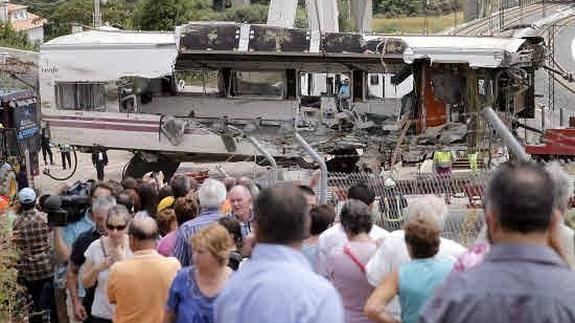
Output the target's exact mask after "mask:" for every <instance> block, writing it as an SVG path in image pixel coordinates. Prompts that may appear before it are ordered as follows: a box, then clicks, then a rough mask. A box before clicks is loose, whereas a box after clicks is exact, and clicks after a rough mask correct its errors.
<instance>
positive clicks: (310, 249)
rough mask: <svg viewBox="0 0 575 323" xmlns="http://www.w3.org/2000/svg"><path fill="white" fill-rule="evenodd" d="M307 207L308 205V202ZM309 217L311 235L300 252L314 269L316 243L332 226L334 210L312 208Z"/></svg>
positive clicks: (321, 206) (324, 207)
mask: <svg viewBox="0 0 575 323" xmlns="http://www.w3.org/2000/svg"><path fill="white" fill-rule="evenodd" d="M300 188H301V187H300ZM302 191H303V190H302ZM304 195H305V193H304ZM306 198H307V197H306ZM308 205H310V204H309V200H308ZM309 215H310V217H311V227H310V233H311V235H310V237H309V238H307V239H305V241H304V242H303V246H302V252H303V254H304V255H305V256H306V258H307V259H308V260H309V262H310V264H311V266H312V268H314V269H315V268H316V266H317V241H318V238H319V235H320V234H321V233H322V232H324V231H325V230H327V228H329V226H330V225H332V224H333V221H334V220H335V210H334V208H333V207H332V206H330V205H320V206H316V207H313V208H312V209H311V210H310V211H309Z"/></svg>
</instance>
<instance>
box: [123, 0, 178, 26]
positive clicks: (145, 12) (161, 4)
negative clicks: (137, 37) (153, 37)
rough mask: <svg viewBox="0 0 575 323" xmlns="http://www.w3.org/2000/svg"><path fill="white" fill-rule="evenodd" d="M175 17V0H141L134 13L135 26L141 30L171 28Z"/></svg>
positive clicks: (174, 22)
mask: <svg viewBox="0 0 575 323" xmlns="http://www.w3.org/2000/svg"><path fill="white" fill-rule="evenodd" d="M177 18H178V5H177V0H141V1H140V2H139V3H138V4H137V6H136V10H135V13H134V21H135V25H136V27H138V28H139V29H143V30H173V29H174V27H175V26H176V22H177Z"/></svg>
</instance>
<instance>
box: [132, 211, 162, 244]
mask: <svg viewBox="0 0 575 323" xmlns="http://www.w3.org/2000/svg"><path fill="white" fill-rule="evenodd" d="M128 234H129V235H130V237H132V238H133V239H134V240H136V241H142V242H144V241H152V242H155V241H156V239H157V238H158V224H157V223H156V220H154V219H153V218H151V217H149V216H138V217H135V218H134V219H133V220H132V222H131V223H130V230H129V232H128Z"/></svg>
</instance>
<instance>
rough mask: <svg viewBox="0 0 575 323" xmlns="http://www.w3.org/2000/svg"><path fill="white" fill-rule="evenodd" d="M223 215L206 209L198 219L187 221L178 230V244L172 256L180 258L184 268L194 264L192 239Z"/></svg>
mask: <svg viewBox="0 0 575 323" xmlns="http://www.w3.org/2000/svg"><path fill="white" fill-rule="evenodd" d="M222 217H223V215H222V214H221V213H220V211H219V210H217V209H216V210H209V209H204V210H202V212H201V213H200V214H199V215H198V217H197V218H194V219H192V220H188V221H186V222H185V223H184V224H182V225H181V226H180V228H179V229H178V233H177V236H176V244H175V245H174V250H173V251H172V256H174V257H176V258H178V260H179V261H180V263H181V264H182V267H186V266H190V265H191V263H192V248H191V246H190V243H189V241H190V237H191V236H192V235H194V233H196V232H198V231H199V230H200V229H203V228H205V227H207V226H209V225H210V224H212V223H214V222H216V221H218V220H219V219H220V218H222Z"/></svg>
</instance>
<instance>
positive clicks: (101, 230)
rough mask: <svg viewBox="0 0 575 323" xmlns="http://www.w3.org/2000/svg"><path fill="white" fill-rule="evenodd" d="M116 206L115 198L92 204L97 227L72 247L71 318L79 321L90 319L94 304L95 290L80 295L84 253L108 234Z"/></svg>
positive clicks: (69, 280)
mask: <svg viewBox="0 0 575 323" xmlns="http://www.w3.org/2000/svg"><path fill="white" fill-rule="evenodd" d="M114 205H116V203H115V201H114V198H113V197H111V196H105V197H98V198H96V199H95V200H94V202H93V203H92V210H91V215H92V219H93V220H94V223H95V226H94V228H93V229H91V230H88V231H85V232H83V233H81V234H80V235H79V236H78V238H77V239H76V241H74V244H73V245H72V253H71V254H70V260H69V261H68V272H67V275H66V278H67V279H66V280H67V287H68V292H69V295H70V297H69V298H68V299H69V301H68V302H69V303H71V305H72V306H71V307H72V310H73V313H70V314H71V315H69V316H70V317H74V318H75V319H76V320H78V321H84V320H86V319H89V318H90V314H91V312H90V310H91V309H92V303H93V302H94V293H95V288H94V287H92V288H87V289H86V290H85V291H84V290H82V292H81V293H80V291H81V290H80V285H79V279H78V274H79V272H80V268H81V267H82V265H84V263H85V262H86V257H84V253H85V252H86V250H87V249H88V247H89V246H90V245H91V244H92V242H94V241H96V240H98V239H99V238H100V237H101V236H103V235H105V234H106V218H107V216H108V211H109V210H110V209H111V208H112V207H113V206H114Z"/></svg>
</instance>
